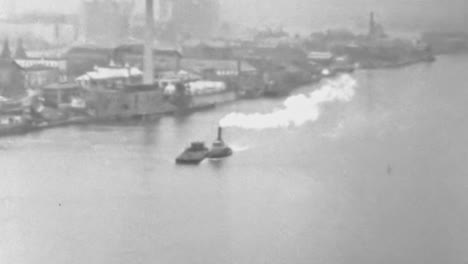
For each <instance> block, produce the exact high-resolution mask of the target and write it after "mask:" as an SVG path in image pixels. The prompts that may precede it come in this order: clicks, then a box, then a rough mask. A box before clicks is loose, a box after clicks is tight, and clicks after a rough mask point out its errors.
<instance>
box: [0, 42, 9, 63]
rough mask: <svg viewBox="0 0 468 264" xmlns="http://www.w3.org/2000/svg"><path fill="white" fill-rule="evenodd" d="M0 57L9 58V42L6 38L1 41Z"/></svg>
mask: <svg viewBox="0 0 468 264" xmlns="http://www.w3.org/2000/svg"><path fill="white" fill-rule="evenodd" d="M0 58H2V59H11V51H10V44H9V41H8V39H5V41H4V42H3V50H2V54H0Z"/></svg>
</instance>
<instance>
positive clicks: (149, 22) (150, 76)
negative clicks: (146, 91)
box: [143, 0, 154, 84]
mask: <svg viewBox="0 0 468 264" xmlns="http://www.w3.org/2000/svg"><path fill="white" fill-rule="evenodd" d="M153 29H154V2H153V0H146V36H145V48H144V49H145V51H144V52H145V53H144V75H143V82H144V84H153V82H154V70H153V69H154V65H153Z"/></svg>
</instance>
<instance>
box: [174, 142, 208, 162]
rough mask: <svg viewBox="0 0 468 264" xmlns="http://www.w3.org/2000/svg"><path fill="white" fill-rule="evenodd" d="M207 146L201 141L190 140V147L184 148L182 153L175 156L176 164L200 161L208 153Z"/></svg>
mask: <svg viewBox="0 0 468 264" xmlns="http://www.w3.org/2000/svg"><path fill="white" fill-rule="evenodd" d="M208 152H209V150H208V148H207V147H206V146H205V143H203V142H192V144H191V145H190V147H188V148H187V149H185V151H184V152H182V154H180V155H179V156H178V157H177V158H176V163H177V164H193V165H197V164H200V162H202V161H203V160H204V159H205V158H206V156H207V155H208Z"/></svg>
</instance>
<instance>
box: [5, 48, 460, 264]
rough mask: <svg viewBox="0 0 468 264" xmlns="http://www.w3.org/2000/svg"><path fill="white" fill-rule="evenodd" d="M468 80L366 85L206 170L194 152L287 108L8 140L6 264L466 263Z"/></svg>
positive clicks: (405, 75) (235, 137)
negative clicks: (185, 153) (188, 162)
mask: <svg viewBox="0 0 468 264" xmlns="http://www.w3.org/2000/svg"><path fill="white" fill-rule="evenodd" d="M467 69H468V57H457V58H455V57H441V58H440V59H439V60H438V61H437V62H436V63H434V64H431V65H426V64H421V65H415V66H411V67H407V68H403V69H392V70H378V71H370V72H365V71H364V72H357V73H355V74H354V78H355V79H356V80H357V83H358V86H357V87H356V95H355V97H354V99H353V100H352V101H351V102H349V103H334V104H328V105H326V106H325V108H323V109H322V111H321V116H320V118H319V120H318V121H317V122H314V123H307V124H306V125H304V126H301V127H291V128H288V129H269V130H264V131H249V130H241V129H235V128H232V129H227V130H226V131H225V140H226V141H227V142H228V143H229V144H230V145H231V146H232V147H233V148H234V149H235V150H236V153H235V155H234V156H232V157H231V158H230V159H227V160H224V161H218V162H210V161H205V162H204V163H202V164H201V165H200V166H196V167H183V166H176V165H175V164H174V158H175V157H176V156H177V155H178V154H179V153H180V152H181V150H182V149H183V148H184V147H185V146H186V145H187V144H188V143H189V142H190V141H193V140H205V141H206V142H207V143H209V142H211V140H212V139H214V138H215V133H216V131H215V130H216V124H217V122H218V121H219V120H220V119H221V118H222V117H223V116H225V115H226V114H228V113H230V112H233V111H238V112H245V113H250V112H264V113H268V112H270V111H272V110H273V109H275V108H278V107H280V106H281V102H282V101H283V100H284V99H278V100H268V99H262V100H254V101H244V102H239V103H237V104H232V105H227V106H224V107H221V108H218V109H217V110H216V111H207V112H201V113H196V114H193V115H190V116H185V117H164V118H161V119H160V120H156V121H152V122H148V123H146V124H121V125H102V126H84V127H69V128H61V129H54V130H49V131H44V132H41V133H38V134H30V135H26V136H21V137H13V138H4V139H0V237H1V239H0V263H20V264H23V263H26V264H29V263H31V264H32V263H35V264H36V263H47V264H63V263H77V264H78V263H80V264H104V263H112V264H115V263H122V264H124V263H125V264H127V263H145V264H146V263H180V264H186V263H200V264H219V263H278V264H279V263H288V264H289V263H304V264H305V263H327V264H332V263H343V264H344V263H356V264H363V263H369V264H374V263H392V264H393V263H467V261H468V253H467V251H466V249H467V248H468V178H467V177H468V162H467V161H468V160H467V157H468V150H467V149H468V104H467V102H468V85H467V83H468V78H467V74H468V70H467ZM315 88H316V87H305V88H303V89H300V90H297V91H296V93H307V92H310V91H312V90H313V89H315Z"/></svg>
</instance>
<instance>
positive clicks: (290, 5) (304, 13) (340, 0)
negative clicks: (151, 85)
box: [0, 0, 468, 30]
mask: <svg viewBox="0 0 468 264" xmlns="http://www.w3.org/2000/svg"><path fill="white" fill-rule="evenodd" d="M155 1H156V2H157V0H155ZM12 2H14V4H13V5H14V9H15V10H16V12H17V13H21V12H31V11H52V12H66V13H74V12H76V10H77V9H78V6H79V3H80V2H81V0H66V1H65V0H41V1H39V0H16V1H13V0H0V3H1V6H0V7H1V8H2V9H5V8H11V5H12V4H11V3H12ZM220 2H221V5H222V10H223V11H222V14H221V15H222V17H223V18H224V20H227V21H229V22H234V23H239V24H247V25H256V26H257V25H265V24H268V25H283V26H286V27H288V26H290V27H301V28H305V29H310V28H313V29H316V28H322V29H323V27H330V26H353V27H354V26H357V27H362V26H365V25H366V22H367V13H368V12H369V11H371V10H372V11H375V12H376V14H377V16H378V18H379V20H380V21H382V22H383V23H384V24H385V25H387V27H389V28H399V29H402V28H403V29H404V28H408V29H411V30H412V29H419V30H429V29H447V28H450V29H458V30H466V28H468V21H467V17H468V1H466V0H446V1H440V0H405V1H404V0H220ZM136 3H137V6H138V9H140V10H141V9H142V8H143V5H144V1H143V0H136Z"/></svg>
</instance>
